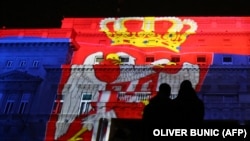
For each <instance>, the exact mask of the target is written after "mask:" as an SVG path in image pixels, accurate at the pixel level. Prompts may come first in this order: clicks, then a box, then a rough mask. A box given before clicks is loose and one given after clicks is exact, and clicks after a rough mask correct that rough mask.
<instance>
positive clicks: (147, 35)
mask: <svg viewBox="0 0 250 141" xmlns="http://www.w3.org/2000/svg"><path fill="white" fill-rule="evenodd" d="M130 21H141V22H142V26H141V27H140V31H139V32H133V31H131V30H133V29H127V28H128V27H126V22H130ZM156 22H163V23H164V22H168V23H169V22H170V23H171V25H170V27H168V28H167V29H164V27H162V29H161V32H159V31H157V33H156V31H155V26H156V25H155V23H156ZM110 24H111V25H113V27H110V26H108V25H110ZM110 28H112V29H110ZM196 29H197V24H196V22H195V21H193V20H191V19H184V20H181V19H180V18H177V17H142V18H141V17H123V18H105V19H103V20H102V21H101V22H100V31H103V32H104V33H105V34H106V35H107V36H108V38H110V39H111V45H134V46H137V47H166V48H168V49H170V50H172V51H174V52H179V50H180V45H181V44H182V43H183V42H184V41H185V40H186V39H187V37H188V35H190V34H194V33H195V31H196ZM183 30H185V31H183ZM162 31H163V33H162Z"/></svg>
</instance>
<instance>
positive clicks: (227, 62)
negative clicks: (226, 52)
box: [222, 56, 233, 64]
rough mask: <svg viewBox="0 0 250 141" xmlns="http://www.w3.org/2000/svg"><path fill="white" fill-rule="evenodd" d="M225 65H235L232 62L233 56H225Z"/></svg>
mask: <svg viewBox="0 0 250 141" xmlns="http://www.w3.org/2000/svg"><path fill="white" fill-rule="evenodd" d="M222 61H223V64H232V63H233V60H232V57H231V56H225V57H223V60H222Z"/></svg>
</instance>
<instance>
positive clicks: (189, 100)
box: [173, 80, 204, 127]
mask: <svg viewBox="0 0 250 141" xmlns="http://www.w3.org/2000/svg"><path fill="white" fill-rule="evenodd" d="M173 103H174V104H173V106H174V107H173V108H174V113H173V115H174V116H175V118H174V119H175V121H174V122H176V124H177V125H180V126H182V127H184V126H185V127H201V126H202V123H203V120H204V103H203V101H202V100H201V99H199V97H198V96H197V93H196V91H195V89H194V88H193V86H192V83H191V82H190V81H189V80H184V81H182V83H181V85H180V88H179V92H178V96H177V97H176V98H175V99H174V100H173Z"/></svg>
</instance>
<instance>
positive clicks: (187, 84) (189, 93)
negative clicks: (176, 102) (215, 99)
mask: <svg viewBox="0 0 250 141" xmlns="http://www.w3.org/2000/svg"><path fill="white" fill-rule="evenodd" d="M196 97H197V95H196V91H195V89H194V88H193V86H192V83H191V81H189V80H183V81H182V82H181V85H180V89H179V93H178V96H177V98H178V99H192V98H196Z"/></svg>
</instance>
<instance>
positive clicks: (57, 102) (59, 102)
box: [53, 94, 64, 114]
mask: <svg viewBox="0 0 250 141" xmlns="http://www.w3.org/2000/svg"><path fill="white" fill-rule="evenodd" d="M63 102H64V95H61V94H58V95H57V96H56V100H55V103H54V108H53V114H57V113H59V112H60V111H61V109H62V105H63Z"/></svg>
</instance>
